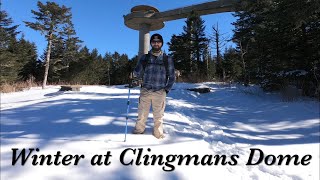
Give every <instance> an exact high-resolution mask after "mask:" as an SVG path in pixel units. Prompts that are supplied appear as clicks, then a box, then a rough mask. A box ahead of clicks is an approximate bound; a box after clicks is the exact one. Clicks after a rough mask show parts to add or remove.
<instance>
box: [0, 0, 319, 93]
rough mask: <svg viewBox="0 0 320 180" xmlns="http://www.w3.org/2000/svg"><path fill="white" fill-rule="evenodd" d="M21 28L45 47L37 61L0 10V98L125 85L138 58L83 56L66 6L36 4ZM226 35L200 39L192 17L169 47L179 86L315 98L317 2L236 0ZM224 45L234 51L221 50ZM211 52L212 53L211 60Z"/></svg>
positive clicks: (199, 25) (200, 26)
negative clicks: (254, 88) (58, 87)
mask: <svg viewBox="0 0 320 180" xmlns="http://www.w3.org/2000/svg"><path fill="white" fill-rule="evenodd" d="M37 5H38V9H35V10H32V12H31V13H33V15H34V17H35V18H34V21H32V22H24V23H25V25H26V26H28V27H30V28H32V29H34V30H36V31H38V32H39V33H41V34H43V35H44V37H45V39H46V41H47V44H48V46H47V49H46V51H45V52H43V54H42V55H41V56H40V57H38V55H37V51H36V49H37V46H36V44H35V43H33V42H30V41H27V40H26V39H25V38H24V36H23V32H19V31H18V30H17V28H18V26H19V25H16V24H14V19H12V18H11V17H10V15H9V14H7V12H6V11H4V10H2V11H1V14H0V17H1V20H0V66H1V79H0V85H1V92H5V87H6V86H7V85H14V84H18V83H21V82H22V83H26V84H28V85H30V84H38V85H42V86H43V87H44V86H45V85H46V84H47V82H48V84H82V85H96V84H99V85H119V84H127V83H128V80H129V79H128V77H129V74H130V72H131V71H132V70H133V68H134V66H135V65H136V63H137V56H135V57H133V58H131V59H130V58H129V57H128V55H126V54H119V53H118V52H107V53H106V54H103V55H102V54H100V53H99V52H98V50H97V49H93V50H89V49H88V48H87V47H86V46H85V44H84V43H83V42H82V41H81V38H80V37H78V36H77V34H76V31H75V29H74V25H73V23H72V13H71V8H69V7H65V6H64V5H59V4H56V3H55V2H47V3H41V2H38V4H37ZM235 7H236V11H235V12H234V14H233V15H234V16H235V17H236V19H237V20H236V21H235V22H234V23H233V25H234V30H233V31H234V35H233V37H231V38H229V39H226V37H224V35H223V32H220V30H219V26H218V25H212V27H209V28H211V29H210V32H212V33H211V34H206V33H205V32H207V31H205V30H206V28H208V27H206V26H205V25H204V20H202V19H201V17H200V16H198V15H197V13H196V12H192V13H191V14H190V15H189V17H188V18H187V19H186V21H185V25H184V27H183V32H181V33H180V34H173V35H172V36H171V39H170V41H169V42H168V46H169V52H166V53H168V54H170V55H171V56H173V59H174V60H175V68H176V69H177V70H179V71H180V72H181V77H179V81H180V82H203V81H224V82H237V83H242V84H244V85H250V84H256V85H260V86H261V87H262V88H263V89H264V90H266V91H279V90H280V91H288V90H290V91H297V92H298V93H299V94H300V95H304V96H310V97H317V98H319V94H320V84H319V80H320V70H319V69H320V2H319V1H318V0H294V1H287V0H257V1H252V0H241V1H239V2H238V3H237V4H235ZM226 41H232V42H233V43H235V47H225V46H224V44H225V43H226ZM212 54H214V55H212Z"/></svg>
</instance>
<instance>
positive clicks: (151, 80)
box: [133, 34, 175, 139]
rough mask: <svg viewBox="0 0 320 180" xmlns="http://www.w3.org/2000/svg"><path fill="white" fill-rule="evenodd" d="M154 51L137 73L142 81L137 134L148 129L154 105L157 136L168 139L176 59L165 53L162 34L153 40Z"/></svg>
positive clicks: (142, 61) (144, 58)
mask: <svg viewBox="0 0 320 180" xmlns="http://www.w3.org/2000/svg"><path fill="white" fill-rule="evenodd" d="M150 44H151V48H152V49H151V50H150V51H149V52H148V54H145V55H143V56H141V58H140V59H139V61H138V63H137V66H136V68H135V69H134V71H133V74H134V77H136V78H138V79H142V84H141V91H140V97H139V107H138V119H137V122H136V125H135V129H134V130H133V133H134V134H143V133H144V131H145V128H146V121H147V119H148V115H149V110H150V106H151V105H152V111H153V120H154V128H153V135H154V136H155V137H156V138H158V139H162V138H164V135H163V116H164V110H165V104H166V102H165V101H166V96H167V94H168V93H169V91H170V90H171V88H172V86H173V84H174V82H175V74H174V63H173V59H172V58H171V57H170V56H168V55H166V54H165V53H163V52H162V50H161V48H162V45H163V39H162V36H161V35H160V34H153V35H152V36H151V38H150Z"/></svg>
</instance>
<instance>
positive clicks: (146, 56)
mask: <svg viewBox="0 0 320 180" xmlns="http://www.w3.org/2000/svg"><path fill="white" fill-rule="evenodd" d="M149 60H150V54H149V53H148V54H145V57H144V60H143V61H142V62H141V64H142V67H143V71H144V70H145V69H146V67H147V65H148V64H149ZM163 64H164V67H165V69H166V78H167V79H168V77H169V68H168V56H167V55H166V54H165V53H163Z"/></svg>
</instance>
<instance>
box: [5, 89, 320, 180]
mask: <svg viewBox="0 0 320 180" xmlns="http://www.w3.org/2000/svg"><path fill="white" fill-rule="evenodd" d="M200 87H202V88H210V90H211V92H209V93H205V94H199V93H197V92H193V91H189V90H187V89H188V88H200ZM173 88H174V90H172V91H170V92H169V94H168V96H167V103H166V110H165V114H164V131H165V138H164V139H161V140H159V139H156V138H155V137H154V136H153V135H152V131H153V120H152V113H150V114H149V118H148V121H147V126H146V132H145V134H143V135H137V134H131V133H129V134H127V136H126V141H125V142H124V139H125V134H124V133H125V124H126V123H125V122H126V116H127V98H128V89H127V88H125V87H124V86H123V85H121V86H120V85H119V86H109V87H108V86H83V87H82V88H81V89H80V91H78V92H70V91H67V92H62V91H59V89H60V87H59V86H48V87H47V88H46V89H41V87H33V88H31V89H29V90H25V91H21V92H15V93H6V94H1V108H0V109H1V119H0V125H1V126H0V127H1V128H0V140H1V141H0V142H1V146H0V150H1V154H0V167H1V169H0V170H1V173H0V179H1V180H21V179H41V180H42V179H43V180H57V179H68V180H92V179H94V180H105V179H108V180H150V179H153V180H164V179H165V180H195V179H201V180H207V179H208V180H209V179H210V180H212V179H219V180H220V179H223V180H319V178H320V177H319V175H320V174H319V163H320V159H319V158H320V154H319V153H320V152H319V145H320V144H319V143H320V142H319V136H320V134H319V133H320V130H319V127H320V126H319V123H320V122H319V101H317V100H315V99H314V100H312V99H308V98H304V99H303V98H300V99H298V100H296V101H293V102H283V101H282V100H281V96H280V95H279V94H271V93H268V94H267V93H264V92H263V91H262V90H261V89H260V88H257V87H256V86H249V87H243V86H239V85H223V84H219V83H200V84H186V83H176V84H175V85H174V87H173ZM139 92H140V90H139V88H134V89H131V94H130V95H131V96H130V106H129V113H128V132H131V131H132V130H133V128H134V125H135V119H136V118H137V107H138V99H139ZM24 148H25V149H26V152H27V153H28V151H29V148H34V149H36V148H38V151H36V150H34V151H33V152H32V154H31V155H30V157H29V159H28V160H27V161H26V163H25V165H21V159H18V161H17V163H16V164H14V165H12V162H13V161H12V159H13V158H14V155H13V150H12V149H18V150H17V152H18V154H19V153H20V152H21V151H22V150H23V149H24ZM127 149H129V150H127ZM130 149H131V150H130ZM126 150H127V151H126ZM133 150H135V151H136V154H134V151H133ZM138 151H141V153H142V156H141V158H140V159H141V160H142V161H144V160H146V161H147V162H149V163H151V162H152V161H151V156H152V155H153V156H157V157H161V156H163V157H164V159H163V162H167V163H162V164H161V163H160V165H158V164H155V165H150V164H149V165H148V164H141V165H139V166H138V165H136V162H138V161H139V160H138ZM58 152H60V155H61V157H60V159H57V162H60V164H58V165H53V164H52V165H47V164H44V165H42V166H40V165H39V164H38V165H32V160H33V159H35V158H34V157H36V156H38V157H39V156H40V155H46V156H47V155H48V156H49V155H51V156H54V155H56V154H57V153H58ZM108 152H110V153H109V154H110V155H111V156H109V158H108V160H107V161H106V162H107V163H110V164H108V165H105V164H103V162H105V161H104V160H105V159H104V158H103V159H101V162H102V165H100V166H98V165H93V163H92V160H93V159H94V157H96V158H95V161H94V162H97V159H98V157H99V156H100V157H106V156H105V155H107V153H108ZM252 153H253V155H250V154H252ZM262 153H263V155H262ZM121 154H123V156H121ZM68 155H69V156H68ZM76 155H78V156H79V157H80V156H81V155H83V157H84V158H81V159H80V160H79V162H78V164H74V163H75V159H74V158H73V159H72V160H70V164H69V165H62V164H61V161H62V158H63V157H66V158H68V157H69V158H70V156H76ZM172 155H182V156H188V155H190V156H198V157H199V159H203V161H204V162H207V161H208V159H209V156H220V157H225V159H226V161H227V162H231V164H233V165H230V164H226V165H223V164H222V159H223V158H221V159H220V161H218V163H217V164H211V165H203V164H198V165H194V161H193V160H191V162H190V164H188V165H187V164H186V161H182V163H181V165H179V164H178V162H179V161H178V159H176V160H175V161H173V162H172V161H170V158H169V157H171V159H172ZM279 155H283V156H286V155H288V156H292V157H293V158H298V159H295V160H293V159H292V160H291V161H290V163H289V164H288V165H285V164H284V162H283V163H282V164H280V165H278V163H279V161H278V158H275V157H278V156H279ZM31 156H33V157H31ZM237 156H238V157H237ZM310 156H311V159H310ZM121 157H122V158H121ZM144 157H149V159H147V158H144ZM232 157H233V158H234V160H232ZM250 157H253V158H251V160H250ZM263 157H264V158H263ZM267 157H268V158H267ZM14 159H16V158H14ZM121 159H122V160H123V162H124V163H121ZM159 159H160V158H159ZM212 159H213V161H215V160H216V158H212ZM259 159H260V161H261V160H262V162H260V163H259ZM264 159H267V160H264ZM268 159H269V161H268ZM272 159H276V162H275V164H274V165H270V164H271V160H272ZM303 159H305V160H306V161H305V162H309V164H308V165H302V164H301V162H302V161H304V160H303ZM307 159H309V160H307ZM37 160H38V161H37ZM131 160H132V161H134V163H133V164H132V165H125V164H127V163H129V162H130V161H131ZM36 161H37V162H40V160H39V159H36ZM248 162H251V164H253V165H248V164H247V163H248ZM294 162H296V163H297V165H294V164H293V163H294ZM268 164H269V165H268ZM173 167H174V169H173ZM163 169H166V170H168V171H164V170H163Z"/></svg>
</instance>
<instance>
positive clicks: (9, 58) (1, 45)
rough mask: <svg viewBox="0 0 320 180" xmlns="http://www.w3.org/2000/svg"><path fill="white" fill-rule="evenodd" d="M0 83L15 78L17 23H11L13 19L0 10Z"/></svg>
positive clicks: (16, 68)
mask: <svg viewBox="0 0 320 180" xmlns="http://www.w3.org/2000/svg"><path fill="white" fill-rule="evenodd" d="M0 18H1V19H0V68H1V76H0V79H1V81H0V84H3V83H4V82H9V83H11V82H14V81H15V80H16V79H17V70H18V67H17V66H18V63H17V61H18V60H17V57H16V54H15V52H14V51H15V47H16V44H17V39H16V35H17V34H18V33H19V32H18V31H17V28H18V25H12V24H13V21H12V19H11V18H10V17H8V14H7V12H6V11H0Z"/></svg>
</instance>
